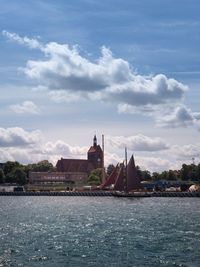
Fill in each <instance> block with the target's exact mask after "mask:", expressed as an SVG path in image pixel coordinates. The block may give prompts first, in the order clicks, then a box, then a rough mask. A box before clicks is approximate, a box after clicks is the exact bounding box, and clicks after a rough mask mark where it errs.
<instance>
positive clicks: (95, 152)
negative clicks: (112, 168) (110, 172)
mask: <svg viewBox="0 0 200 267" xmlns="http://www.w3.org/2000/svg"><path fill="white" fill-rule="evenodd" d="M88 161H89V162H91V163H92V165H93V166H94V169H97V168H103V151H102V149H101V147H100V145H97V137H96V135H95V136H94V138H93V146H91V147H90V149H89V150H88Z"/></svg>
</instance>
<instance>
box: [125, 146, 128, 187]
mask: <svg viewBox="0 0 200 267" xmlns="http://www.w3.org/2000/svg"><path fill="white" fill-rule="evenodd" d="M125 191H126V192H127V191H128V168H127V147H125Z"/></svg>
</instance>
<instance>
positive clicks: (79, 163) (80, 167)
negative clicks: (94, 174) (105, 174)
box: [56, 158, 93, 173]
mask: <svg viewBox="0 0 200 267" xmlns="http://www.w3.org/2000/svg"><path fill="white" fill-rule="evenodd" d="M56 168H57V170H58V171H60V172H87V173H88V172H90V171H91V170H92V169H93V166H92V164H91V162H89V161H88V160H85V159H63V158H61V159H60V160H58V162H57V164H56Z"/></svg>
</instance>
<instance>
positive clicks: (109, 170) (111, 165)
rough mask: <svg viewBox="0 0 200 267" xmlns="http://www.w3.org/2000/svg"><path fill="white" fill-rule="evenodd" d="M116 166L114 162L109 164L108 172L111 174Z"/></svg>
mask: <svg viewBox="0 0 200 267" xmlns="http://www.w3.org/2000/svg"><path fill="white" fill-rule="evenodd" d="M114 168H115V166H114V165H113V164H109V165H108V167H107V170H106V174H107V175H108V176H109V175H110V174H111V173H112V171H113V170H114Z"/></svg>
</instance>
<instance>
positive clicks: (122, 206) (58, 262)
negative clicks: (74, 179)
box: [0, 196, 200, 267]
mask: <svg viewBox="0 0 200 267" xmlns="http://www.w3.org/2000/svg"><path fill="white" fill-rule="evenodd" d="M0 216H1V217H0V266H14V267H15V266H24V267H29V266H34V267H37V266H47V267H51V266H52V267H57V266H75V267H79V266H86V267H87V266H91V267H95V266H99V267H103V266H108V267H110V266H118V267H122V266H130V267H133V266H141V267H142V266H148V267H150V266H158V267H160V266H167V267H171V266H172V267H173V266H190V267H199V266H200V199H199V198H144V199H121V198H112V197H8V196H5V197H4V196H1V197H0Z"/></svg>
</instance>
